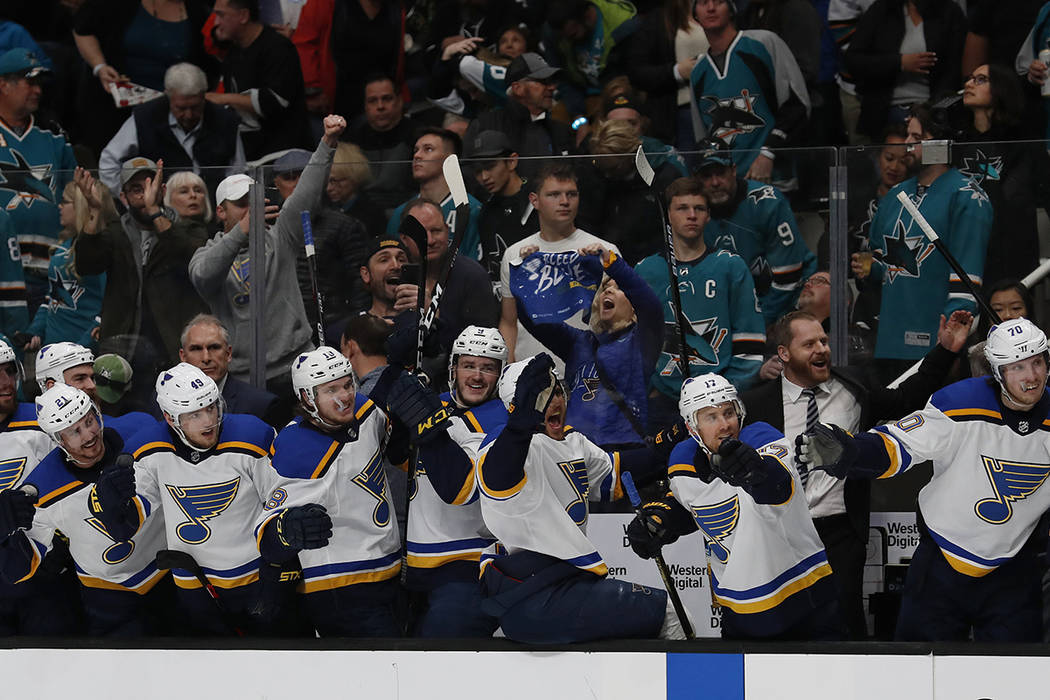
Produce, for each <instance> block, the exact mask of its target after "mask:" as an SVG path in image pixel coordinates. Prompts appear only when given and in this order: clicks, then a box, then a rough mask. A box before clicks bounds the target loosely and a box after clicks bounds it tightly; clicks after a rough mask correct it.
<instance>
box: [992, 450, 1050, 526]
mask: <svg viewBox="0 0 1050 700" xmlns="http://www.w3.org/2000/svg"><path fill="white" fill-rule="evenodd" d="M981 462H982V463H983V464H984V470H985V472H986V473H987V474H988V481H989V482H990V483H991V485H992V493H993V494H995V495H994V496H993V497H992V498H985V499H983V500H980V501H977V503H976V504H975V505H974V512H976V513H977V517H978V518H980V519H981V520H984V521H985V522H988V523H991V524H993V525H1001V524H1003V523H1005V522H1006V521H1007V520H1009V519H1010V517H1011V516H1012V515H1013V506H1012V505H1011V504H1012V503H1013V502H1014V501H1021V500H1024V499H1025V498H1028V497H1029V496H1031V495H1032V494H1033V493H1035V491H1036V489H1038V488H1039V487H1040V486H1042V485H1043V482H1044V481H1046V478H1047V476H1050V464H1026V463H1024V462H1013V461H1010V460H1005V459H997V458H995V457H986V456H984V455H981Z"/></svg>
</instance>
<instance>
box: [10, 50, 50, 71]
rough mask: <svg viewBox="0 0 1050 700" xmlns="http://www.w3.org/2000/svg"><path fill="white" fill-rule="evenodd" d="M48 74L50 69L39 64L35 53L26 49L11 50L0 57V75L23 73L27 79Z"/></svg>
mask: <svg viewBox="0 0 1050 700" xmlns="http://www.w3.org/2000/svg"><path fill="white" fill-rule="evenodd" d="M50 72H51V69H50V68H48V67H47V66H45V65H44V64H43V63H41V62H40V59H39V58H38V57H37V55H36V53H35V52H33V51H30V50H29V49H27V48H17V49H11V50H10V51H8V52H6V53H4V55H3V56H0V75H11V74H12V73H24V74H25V77H27V78H35V77H36V76H38V75H40V74H41V73H50Z"/></svg>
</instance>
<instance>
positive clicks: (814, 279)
mask: <svg viewBox="0 0 1050 700" xmlns="http://www.w3.org/2000/svg"><path fill="white" fill-rule="evenodd" d="M806 284H815V285H817V286H818V287H819V286H820V285H822V284H826V285H828V286H829V287H830V286H831V280H829V279H828V278H827V277H810V278H809V279H808V280H806Z"/></svg>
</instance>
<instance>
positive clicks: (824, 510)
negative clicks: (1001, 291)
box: [741, 311, 973, 639]
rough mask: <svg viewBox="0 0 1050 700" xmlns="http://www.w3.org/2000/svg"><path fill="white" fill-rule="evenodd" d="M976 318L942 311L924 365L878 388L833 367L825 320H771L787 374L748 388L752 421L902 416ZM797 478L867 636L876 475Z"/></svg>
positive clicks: (853, 425)
mask: <svg viewBox="0 0 1050 700" xmlns="http://www.w3.org/2000/svg"><path fill="white" fill-rule="evenodd" d="M972 323H973V316H972V315H970V314H969V313H968V312H965V311H957V312H955V313H953V314H952V316H951V318H950V319H947V320H945V319H944V317H941V323H940V328H939V330H938V333H937V341H938V345H936V346H935V347H934V348H933V349H932V350H930V352H929V354H927V355H926V358H925V359H924V360H923V362H922V365H921V366H920V367H919V371H918V372H917V373H916V374H915V375H914V376H912V377H910V378H909V379H908V380H907V381H905V382H904V383H903V384H901V386H900V387H899V388H896V389H890V388H887V387H881V386H872V384H871V381H870V379H869V378H868V376H867V375H866V374H864V373H862V372H860V371H858V370H857V369H856V368H853V367H841V368H840V367H832V366H831V348H830V347H829V345H828V336H827V333H826V332H825V331H824V329H823V327H822V326H821V323H820V320H819V319H818V318H817V317H816V316H814V315H813V314H811V313H809V312H808V311H792V312H791V313H789V314H787V315H785V316H784V317H783V318H781V319H780V320H778V321H777V322H776V324H775V325H774V326H773V340H774V342H775V343H776V345H777V354H778V355H779V357H780V359H781V361H782V362H783V365H784V373H783V375H782V376H780V377H777V378H776V379H774V380H772V381H769V382H767V383H765V384H761V385H759V386H757V387H755V388H754V389H752V390H750V391H748V392H745V393H744V394H743V395H742V396H741V398H742V399H743V401H744V405H745V406H746V408H747V422H748V423H752V422H758V421H762V422H765V423H769V424H770V425H772V426H773V427H774V428H777V429H778V430H781V431H783V433H784V435H785V436H786V437H787V438H788V439H789V440H794V439H795V437H796V436H797V435H799V434H800V433H802V432H804V431H805V430H807V429H808V428H809V424H810V423H815V422H817V421H818V420H819V421H821V422H824V423H834V424H835V425H838V426H839V427H841V428H843V429H844V430H848V431H849V432H851V433H856V432H858V431H863V430H867V429H868V428H870V427H872V426H873V425H874V424H875V423H876V421H881V420H890V419H896V418H900V417H901V416H903V415H906V414H907V413H908V412H909V411H913V410H915V409H918V408H921V407H922V406H923V404H925V403H926V401H927V399H929V397H930V394H932V393H933V392H934V391H936V390H937V389H939V388H940V387H941V386H942V385H943V384H944V380H945V377H946V376H947V374H948V370H949V369H950V368H951V366H952V363H953V362H954V360H955V358H956V354H957V353H958V352H959V351H960V350H961V349H962V347H963V345H964V343H965V342H966V337H967V335H969V331H970V326H971V325H972ZM799 476H800V477H801V478H802V483H803V484H804V486H805V490H806V499H807V501H808V502H809V510H810V515H811V516H812V517H813V524H814V525H816V528H817V533H818V534H819V535H820V539H821V541H823V543H824V548H825V550H826V551H827V554H828V562H829V563H830V564H831V569H832V571H833V572H834V575H835V581H836V585H837V586H838V589H839V609H840V610H841V612H842V617H843V619H844V621H845V622H846V625H847V627H848V628H849V635H850V638H851V639H864V638H865V637H866V636H867V624H866V621H865V618H864V606H863V596H862V593H863V591H862V584H863V578H864V561H865V558H866V545H867V540H868V516H869V513H870V503H869V495H870V483H871V482H870V481H865V480H857V479H845V480H841V479H835V478H834V477H831V476H829V475H827V474H826V473H824V472H810V471H806V472H805V473H803V472H802V471H800V473H799Z"/></svg>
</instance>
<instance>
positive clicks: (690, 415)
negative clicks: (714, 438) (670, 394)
mask: <svg viewBox="0 0 1050 700" xmlns="http://www.w3.org/2000/svg"><path fill="white" fill-rule="evenodd" d="M727 401H732V402H733V408H735V409H736V415H737V418H738V419H739V421H740V423H741V424H743V422H744V416H745V415H747V412H746V411H745V410H744V404H743V402H742V401H741V400H740V399H739V398H738V397H737V393H736V387H735V386H733V384H732V382H730V381H729V380H728V379H726V378H725V377H723V376H722V375H721V374H714V373H713V372H712V373H710V374H703V375H701V376H699V377H690V378H689V379H686V380H685V381H684V382H682V393H681V395H680V396H679V398H678V412H679V413H680V414H681V415H682V419H683V420H685V424H686V426H687V427H688V428H689V434H690V435H692V436H693V439H695V440H696V441H697V442H699V443H700V444H701V445H703V444H704V443H703V441H702V440H701V439H700V427H699V426H698V425H697V423H696V412H697V411H699V410H700V409H701V408H708V407H710V406H720V405H721V404H724V403H725V402H727Z"/></svg>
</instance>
